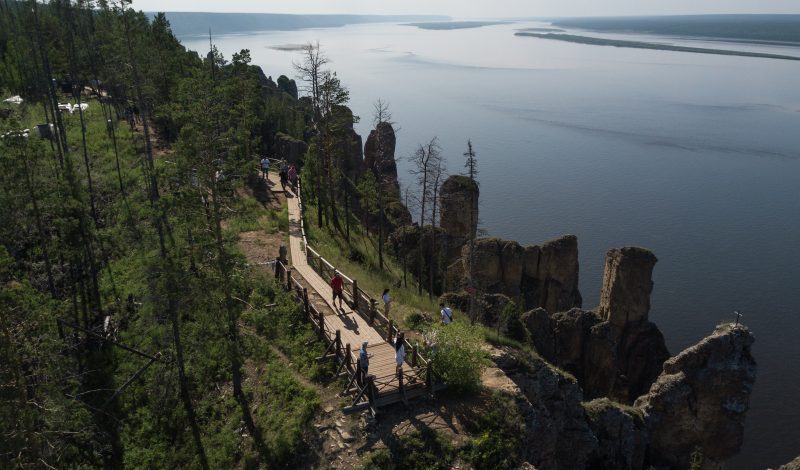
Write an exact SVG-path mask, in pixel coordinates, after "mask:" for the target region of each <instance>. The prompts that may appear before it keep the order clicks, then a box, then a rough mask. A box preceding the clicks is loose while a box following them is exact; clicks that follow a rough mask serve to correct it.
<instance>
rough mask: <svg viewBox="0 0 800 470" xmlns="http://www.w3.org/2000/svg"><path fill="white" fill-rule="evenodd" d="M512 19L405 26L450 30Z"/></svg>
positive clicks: (501, 22)
mask: <svg viewBox="0 0 800 470" xmlns="http://www.w3.org/2000/svg"><path fill="white" fill-rule="evenodd" d="M509 23H512V21H430V22H423V23H405V24H404V25H403V26H416V27H417V28H419V29H432V30H450V29H470V28H481V27H483V26H494V25H498V24H509Z"/></svg>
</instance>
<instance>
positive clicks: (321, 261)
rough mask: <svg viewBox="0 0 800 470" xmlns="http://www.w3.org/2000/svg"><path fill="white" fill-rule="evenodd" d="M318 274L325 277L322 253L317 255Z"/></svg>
mask: <svg viewBox="0 0 800 470" xmlns="http://www.w3.org/2000/svg"><path fill="white" fill-rule="evenodd" d="M319 275H320V276H322V277H323V278H324V277H325V260H323V259H322V255H319Z"/></svg>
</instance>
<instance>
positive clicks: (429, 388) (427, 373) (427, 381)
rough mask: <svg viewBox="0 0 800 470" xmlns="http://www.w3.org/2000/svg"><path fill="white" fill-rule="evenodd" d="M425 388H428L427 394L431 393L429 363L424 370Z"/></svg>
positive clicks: (431, 379)
mask: <svg viewBox="0 0 800 470" xmlns="http://www.w3.org/2000/svg"><path fill="white" fill-rule="evenodd" d="M425 386H426V387H427V388H428V393H433V370H432V369H431V363H430V362H428V366H427V367H426V368H425Z"/></svg>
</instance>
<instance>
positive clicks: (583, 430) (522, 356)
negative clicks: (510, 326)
mask: <svg viewBox="0 0 800 470" xmlns="http://www.w3.org/2000/svg"><path fill="white" fill-rule="evenodd" d="M492 360H493V361H494V362H495V364H496V365H497V366H498V368H500V369H501V370H502V371H504V373H505V374H506V375H507V376H508V378H509V379H510V380H511V381H513V382H514V385H515V390H512V392H513V393H516V394H518V395H520V396H521V400H520V403H519V406H520V410H521V412H522V414H523V416H524V418H525V423H526V433H525V437H524V439H523V442H524V453H525V457H526V460H527V461H528V462H530V463H532V464H533V465H534V466H535V468H537V469H540V470H567V469H578V468H587V464H588V462H589V461H590V456H591V455H592V454H593V453H595V452H596V451H597V444H598V441H597V438H596V437H595V435H594V434H593V433H592V430H591V429H590V427H589V423H588V422H587V420H586V414H585V412H584V410H583V406H582V405H581V402H582V401H583V394H582V393H581V389H580V387H579V386H578V384H577V383H575V380H574V379H573V378H571V377H569V376H567V375H565V374H563V373H561V372H559V371H558V370H556V369H554V368H553V367H552V366H551V365H549V364H548V363H547V362H545V361H542V360H541V359H537V358H536V357H534V356H531V355H529V354H526V353H523V352H520V351H515V350H511V349H507V348H506V349H503V350H494V351H493V352H492Z"/></svg>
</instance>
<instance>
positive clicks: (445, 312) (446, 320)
mask: <svg viewBox="0 0 800 470" xmlns="http://www.w3.org/2000/svg"><path fill="white" fill-rule="evenodd" d="M439 307H441V308H442V311H441V314H442V325H449V324H450V323H451V322H452V321H453V311H452V310H450V308H449V307H445V306H444V304H439Z"/></svg>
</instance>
